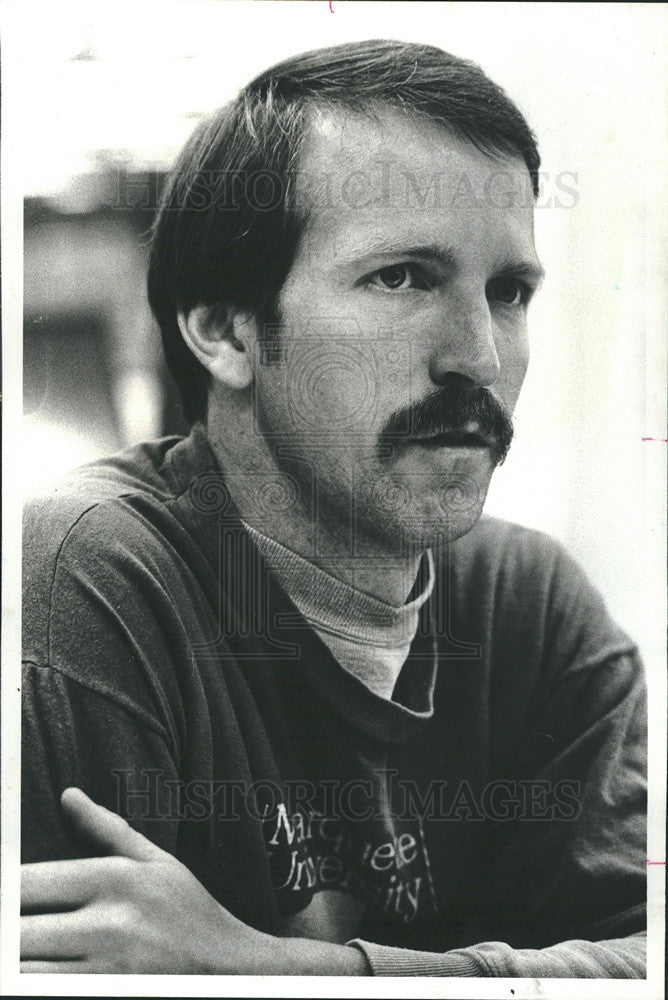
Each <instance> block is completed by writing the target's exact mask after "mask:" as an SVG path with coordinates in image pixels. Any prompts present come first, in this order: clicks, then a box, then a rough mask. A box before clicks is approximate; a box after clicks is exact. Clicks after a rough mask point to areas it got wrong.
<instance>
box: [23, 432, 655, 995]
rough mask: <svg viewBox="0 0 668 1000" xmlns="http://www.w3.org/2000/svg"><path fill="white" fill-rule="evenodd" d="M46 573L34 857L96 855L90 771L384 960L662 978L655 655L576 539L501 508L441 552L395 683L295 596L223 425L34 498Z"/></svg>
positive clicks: (304, 931) (37, 641)
mask: <svg viewBox="0 0 668 1000" xmlns="http://www.w3.org/2000/svg"><path fill="white" fill-rule="evenodd" d="M24 567H25V592H24V607H23V622H24V671H25V673H24V680H23V701H24V720H23V751H22V764H23V806H22V825H23V832H22V845H23V859H24V861H41V860H50V859H56V858H72V857H82V856H86V855H88V854H89V853H90V848H89V846H88V845H85V844H82V843H79V842H78V841H77V840H76V837H75V836H74V835H73V833H72V832H71V831H70V830H68V829H67V828H66V827H65V825H64V822H63V819H62V816H61V812H60V807H59V797H60V793H61V792H62V790H63V789H64V788H65V787H67V786H68V785H77V786H79V787H81V788H83V790H84V791H85V792H87V794H88V795H90V796H91V798H93V799H94V800H95V801H97V802H100V803H101V804H103V805H105V806H107V807H108V808H110V809H113V810H114V811H116V812H120V813H121V814H122V815H124V816H125V817H126V818H127V819H128V821H129V822H130V823H131V824H132V825H133V826H134V827H135V828H136V829H138V830H139V831H140V832H141V833H143V834H144V835H145V836H147V837H149V838H150V839H151V840H153V841H154V842H155V843H156V844H158V845H159V846H160V847H162V848H163V849H164V850H167V851H169V852H170V853H171V854H173V855H175V856H176V857H177V858H178V859H179V860H180V861H181V862H183V863H184V864H185V865H186V866H187V867H188V868H190V870H191V871H192V872H193V874H194V875H195V876H196V877H197V878H198V879H199V880H200V882H201V883H202V884H203V885H204V887H205V888H206V889H207V890H208V891H209V892H210V893H211V894H212V895H213V896H214V897H215V898H216V899H217V900H219V902H220V903H221V904H222V905H223V906H225V907H226V908H227V909H228V910H230V911H231V912H232V913H233V914H234V915H235V916H237V917H238V918H239V919H241V920H243V921H245V922H246V923H247V924H249V925H251V926H253V927H256V928H258V929H259V930H263V931H265V932H268V933H273V934H277V935H281V934H286V935H290V936H294V935H295V934H298V935H301V936H305V937H307V936H313V937H321V936H322V937H325V936H327V935H328V934H335V935H336V938H335V939H336V940H338V941H340V942H341V943H343V942H346V941H347V942H348V943H350V944H352V945H354V946H355V947H357V948H360V949H361V950H362V951H363V952H364V954H365V955H366V957H367V960H368V962H369V965H370V968H371V971H372V973H373V974H376V975H429V976H435V975H443V976H485V977H487V976H512V977H518V976H520V977H521V976H530V977H559V976H561V977H569V978H571V977H572V978H577V977H594V978H638V977H643V976H644V975H645V964H644V936H643V931H644V926H645V925H644V919H645V918H644V911H645V901H646V889H645V872H646V850H645V834H646V829H645V795H646V785H645V780H644V771H645V752H646V751H645V742H644V740H645V729H646V725H645V701H644V681H643V671H642V667H641V665H640V663H639V659H638V654H637V650H636V647H635V646H634V644H633V642H632V641H631V640H630V639H629V638H628V637H627V636H626V635H625V634H624V633H623V632H622V631H621V630H620V629H619V628H618V627H617V626H616V625H615V624H614V623H613V622H612V621H611V620H610V618H609V616H608V614H607V612H606V609H605V606H604V604H603V602H602V600H601V598H600V596H599V595H598V594H597V592H596V591H595V589H594V588H593V587H592V586H591V584H590V583H589V582H588V581H587V579H586V578H585V576H584V574H583V573H582V571H581V570H580V569H579V567H578V566H577V565H576V563H574V562H573V560H572V559H571V558H570V557H569V556H568V555H567V553H566V552H565V551H564V550H563V548H561V547H560V546H559V545H558V544H557V543H555V542H554V541H553V540H551V539H549V538H547V537H545V536H544V535H542V534H540V533H537V532H535V531H531V530H529V529H526V528H522V527H519V526H517V525H513V524H509V523H506V522H502V521H498V520H495V519H491V518H483V519H481V521H480V522H479V523H478V525H476V527H475V528H474V529H473V530H472V531H471V532H470V533H469V534H468V535H466V536H465V537H463V538H461V539H459V540H458V541H457V542H455V543H453V544H452V545H451V546H449V547H448V550H447V551H446V552H439V553H435V554H434V578H435V579H434V587H433V591H432V593H431V595H430V597H429V600H427V601H426V602H425V603H424V604H423V606H422V608H421V610H420V619H419V624H418V627H417V630H416V633H415V636H414V638H413V641H412V643H411V646H410V651H409V653H408V656H407V658H406V661H405V663H404V665H403V667H402V669H401V671H400V673H399V676H398V679H397V682H396V685H395V687H394V690H393V692H392V697H391V698H386V697H381V696H380V695H379V694H378V693H376V692H375V691H373V690H370V689H369V687H368V686H367V685H366V684H364V683H363V682H362V681H361V680H360V678H359V677H356V676H355V675H354V674H353V673H351V672H350V671H348V670H346V669H344V667H343V666H342V665H341V664H340V663H339V662H338V661H337V660H336V659H335V657H334V656H333V654H332V652H331V650H330V649H329V648H328V646H327V645H326V644H325V643H324V642H323V641H322V639H321V638H320V637H319V636H318V635H317V633H316V632H315V631H314V630H313V628H312V627H311V626H310V625H309V624H308V622H307V621H306V619H305V618H304V616H303V615H302V614H301V613H300V612H299V610H298V609H297V607H296V606H295V605H294V604H293V603H292V602H291V601H290V599H289V597H288V596H287V594H286V593H285V592H284V590H283V589H282V588H281V586H280V584H279V582H278V580H277V579H276V577H275V576H274V575H273V574H272V572H271V570H270V568H269V567H268V566H267V564H266V563H265V562H264V560H263V558H262V555H261V553H260V552H259V551H258V549H257V547H256V546H255V545H254V543H253V541H252V539H251V537H250V536H249V533H248V532H247V531H246V530H245V528H244V526H243V523H242V522H241V521H240V519H239V516H238V514H237V512H236V510H235V509H234V506H233V503H232V501H231V498H230V495H229V493H228V491H227V490H226V487H225V482H224V479H223V477H222V474H221V472H220V470H219V469H218V467H217V465H216V461H215V458H214V456H213V453H212V451H211V449H210V446H209V444H208V442H207V439H206V435H205V432H204V430H203V428H201V427H200V426H196V427H195V428H194V430H193V432H192V433H191V434H190V435H189V437H187V438H184V439H177V438H169V439H164V440H161V441H158V442H154V443H150V444H146V445H142V446H139V447H137V448H134V449H131V450H130V451H128V452H125V453H124V454H122V455H120V456H117V457H116V458H114V459H111V460H109V461H106V462H101V463H96V464H93V465H91V466H88V467H86V468H84V469H82V470H79V471H78V472H77V473H75V474H73V475H72V476H71V477H69V478H68V479H67V480H66V481H62V482H61V483H60V484H59V485H58V487H57V488H56V489H55V490H52V491H50V492H49V493H48V494H46V495H44V496H42V497H38V498H36V499H35V500H34V501H33V502H32V503H31V504H30V506H29V508H28V510H27V512H26V517H25V540H24ZM337 901H339V902H340V901H344V902H345V906H344V907H343V909H344V911H345V919H343V920H334V921H332V920H329V919H324V920H323V919H321V918H322V914H323V911H326V912H331V908H332V907H336V906H337ZM331 928H335V931H332V930H331ZM330 939H332V938H331V937H330ZM323 971H324V972H326V971H327V970H323Z"/></svg>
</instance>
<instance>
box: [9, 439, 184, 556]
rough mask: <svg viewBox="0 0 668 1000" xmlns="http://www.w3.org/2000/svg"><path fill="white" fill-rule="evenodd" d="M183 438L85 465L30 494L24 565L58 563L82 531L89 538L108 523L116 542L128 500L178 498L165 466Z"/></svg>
mask: <svg viewBox="0 0 668 1000" xmlns="http://www.w3.org/2000/svg"><path fill="white" fill-rule="evenodd" d="M178 440H179V439H178V438H165V439H162V440H160V441H155V442H147V443H144V444H141V445H137V446H136V447H133V448H130V449H128V450H126V451H124V452H121V453H119V454H118V455H113V456H111V457H110V458H108V459H103V460H100V461H97V462H92V463H90V464H89V465H84V466H81V467H80V468H78V469H75V470H74V471H73V472H71V473H68V474H67V475H65V476H63V477H61V478H60V479H58V480H55V481H54V482H52V483H49V484H48V485H46V486H43V487H42V488H41V489H40V491H39V492H35V493H33V494H32V495H31V496H29V497H28V498H27V499H26V502H25V505H24V512H23V527H24V540H23V544H24V565H25V564H26V562H27V563H28V564H30V562H31V560H33V559H36V560H38V561H39V562H41V563H42V564H43V563H44V562H45V561H48V560H49V559H55V558H56V557H57V554H58V552H59V551H60V550H61V548H62V546H63V544H64V543H65V541H66V539H67V538H68V537H69V536H70V535H71V534H72V533H73V532H75V531H76V530H77V528H80V530H79V535H80V536H84V535H85V534H86V532H87V531H89V530H95V527H96V526H97V525H98V524H99V523H100V522H103V523H104V526H105V528H106V529H107V531H108V532H109V534H108V537H109V538H111V537H112V534H111V532H113V529H114V526H115V523H116V522H118V521H122V520H123V512H124V510H125V509H126V507H125V505H124V503H123V501H131V500H133V499H141V498H145V499H146V500H148V501H150V502H152V503H155V504H164V503H165V502H168V501H169V500H170V499H173V497H174V496H175V493H176V490H175V484H174V482H173V480H171V481H170V477H169V476H167V475H166V474H165V462H166V460H167V458H168V455H169V452H170V450H171V448H172V447H173V445H174V444H176V442H177V441H178ZM91 515H94V516H91Z"/></svg>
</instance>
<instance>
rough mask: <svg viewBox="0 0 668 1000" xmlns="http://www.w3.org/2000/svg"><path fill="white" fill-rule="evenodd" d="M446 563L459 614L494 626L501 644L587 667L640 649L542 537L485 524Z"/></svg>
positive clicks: (506, 524) (504, 524)
mask: <svg viewBox="0 0 668 1000" xmlns="http://www.w3.org/2000/svg"><path fill="white" fill-rule="evenodd" d="M449 563H450V567H451V570H450V572H451V576H450V582H451V584H452V593H453V595H456V597H455V600H456V601H458V602H459V606H460V608H461V611H462V614H464V615H465V616H467V617H469V616H470V617H472V618H474V619H475V620H487V621H488V622H490V624H491V627H492V631H493V634H494V635H495V636H496V637H497V639H498V641H499V642H500V643H501V644H502V645H503V644H504V643H505V644H509V645H514V643H515V640H516V639H520V640H521V642H522V643H523V644H524V645H527V646H529V645H531V644H534V643H537V644H540V645H541V646H542V647H543V648H545V649H548V648H555V647H559V649H560V650H561V652H562V653H567V654H568V656H570V657H571V659H572V660H574V659H576V658H577V659H578V661H580V662H582V663H589V662H593V661H599V660H601V659H604V658H605V657H607V656H609V655H615V654H617V653H620V652H630V651H632V650H634V649H635V644H634V643H633V642H632V640H631V639H629V637H628V636H627V635H626V633H625V632H624V631H623V630H622V629H621V628H619V626H618V625H617V624H616V623H615V622H614V620H613V619H612V618H611V617H610V614H609V612H608V609H607V607H606V603H605V600H604V598H603V596H602V595H601V593H600V592H599V590H598V588H597V586H596V585H595V584H594V583H593V582H592V581H591V579H590V578H589V576H588V575H587V573H586V572H585V570H584V569H583V568H582V566H581V565H580V564H579V562H578V561H577V560H576V559H575V558H573V556H572V555H571V554H570V552H569V551H568V549H567V547H566V546H565V545H564V544H563V543H562V542H560V541H558V540H557V539H555V538H553V537H551V536H550V535H547V534H545V533H544V532H542V531H539V530H536V529H534V528H529V527H526V526H524V525H520V524H515V523H513V522H510V521H504V520H501V519H498V518H494V517H483V518H481V520H480V521H479V522H478V524H477V525H476V526H475V528H473V529H472V531H471V532H469V534H468V535H466V536H464V537H462V538H461V539H458V540H457V541H456V542H455V543H453V545H452V546H451V558H450V560H449ZM511 640H512V641H511Z"/></svg>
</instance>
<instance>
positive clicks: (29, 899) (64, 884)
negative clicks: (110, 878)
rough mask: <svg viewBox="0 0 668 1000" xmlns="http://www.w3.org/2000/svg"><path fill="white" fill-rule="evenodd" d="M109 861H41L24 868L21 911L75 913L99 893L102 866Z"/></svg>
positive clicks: (103, 859)
mask: <svg viewBox="0 0 668 1000" xmlns="http://www.w3.org/2000/svg"><path fill="white" fill-rule="evenodd" d="M101 861H102V862H106V863H108V861H107V859H106V858H79V859H77V860H76V861H38V862H35V863H34V864H29V865H22V866H21V910H22V912H25V911H30V910H32V911H34V910H54V909H58V910H61V909H64V910H73V909H75V908H76V907H78V906H83V905H84V903H87V902H89V901H90V900H91V899H93V898H94V897H95V895H96V892H97V886H98V882H99V874H100V862H101Z"/></svg>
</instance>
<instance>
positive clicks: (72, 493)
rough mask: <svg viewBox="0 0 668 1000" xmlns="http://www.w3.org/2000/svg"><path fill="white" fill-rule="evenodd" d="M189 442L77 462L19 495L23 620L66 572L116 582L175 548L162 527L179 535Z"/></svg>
mask: <svg viewBox="0 0 668 1000" xmlns="http://www.w3.org/2000/svg"><path fill="white" fill-rule="evenodd" d="M189 441H190V439H189V438H177V437H170V438H163V439H161V440H158V441H154V442H147V443H144V444H141V445H137V446H135V447H133V448H130V449H128V450H126V451H124V452H121V453H120V454H118V455H115V456H112V457H111V458H109V459H105V460H101V461H98V462H94V463H91V464H89V465H87V466H82V467H81V468H79V469H77V470H75V471H74V472H72V473H70V474H68V475H67V476H64V477H63V478H62V479H60V480H58V481H57V482H54V483H53V484H52V485H50V486H49V487H47V488H44V489H42V491H41V492H40V493H39V494H35V495H33V496H31V497H30V498H29V499H28V500H27V502H26V504H25V507H24V517H23V529H24V531H23V583H24V611H25V612H27V617H28V620H31V618H35V620H37V619H42V618H43V616H44V614H46V609H47V607H49V606H50V604H51V602H52V598H53V593H54V587H56V586H59V587H60V589H62V588H63V586H64V581H65V580H70V583H71V582H72V579H71V578H73V577H74V576H76V577H77V578H81V577H82V574H84V573H85V575H86V579H87V580H88V581H89V584H90V587H92V588H95V587H97V586H99V585H100V584H101V583H102V582H105V583H106V585H109V583H110V581H112V580H113V579H114V578H117V583H118V586H119V587H120V586H121V585H122V578H125V577H127V578H128V579H129V578H130V577H131V576H132V574H133V572H134V574H135V578H136V576H137V571H138V570H139V569H140V568H141V567H142V566H144V567H148V568H149V569H152V568H155V567H164V566H165V565H167V563H168V561H169V560H168V555H169V553H170V552H172V553H173V552H174V551H175V549H174V546H173V545H171V547H170V533H171V535H172V536H175V535H176V534H178V532H179V530H181V534H182V535H183V534H184V532H183V530H182V522H183V519H184V517H185V515H184V514H183V512H182V511H181V506H184V505H180V503H179V501H180V498H181V496H182V494H183V493H185V492H186V491H187V490H188V487H189V484H190V481H191V478H192V475H196V470H197V463H196V462H193V461H192V451H193V449H192V447H191V445H190V444H189ZM193 469H195V472H193V471H192V470H193ZM177 508H178V512H177ZM185 508H186V510H187V505H185ZM177 513H178V516H177ZM179 518H180V520H179ZM58 581H60V584H58ZM70 589H71V588H70ZM25 617H26V615H25V614H24V619H25Z"/></svg>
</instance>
